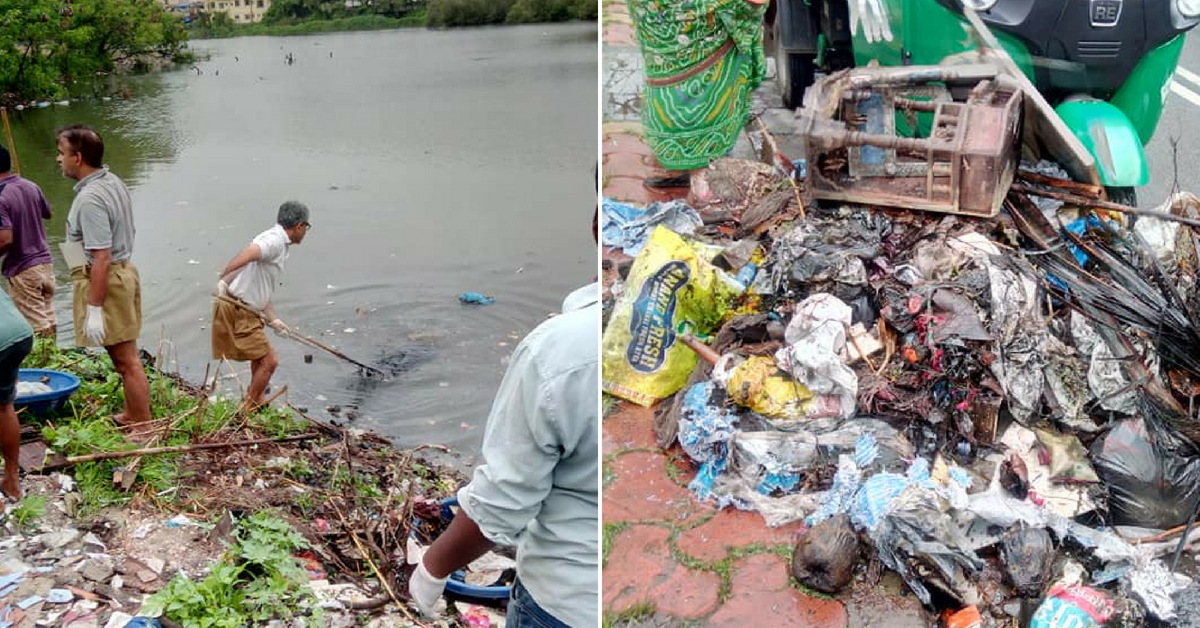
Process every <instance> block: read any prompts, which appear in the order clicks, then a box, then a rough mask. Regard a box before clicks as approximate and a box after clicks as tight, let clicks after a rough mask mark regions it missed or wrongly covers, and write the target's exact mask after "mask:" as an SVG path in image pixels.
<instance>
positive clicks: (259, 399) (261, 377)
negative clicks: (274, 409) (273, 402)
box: [245, 347, 279, 410]
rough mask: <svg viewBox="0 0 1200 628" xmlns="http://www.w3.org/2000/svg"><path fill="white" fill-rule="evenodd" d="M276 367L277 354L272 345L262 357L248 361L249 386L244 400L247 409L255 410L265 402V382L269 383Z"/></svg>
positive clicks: (277, 361)
mask: <svg viewBox="0 0 1200 628" xmlns="http://www.w3.org/2000/svg"><path fill="white" fill-rule="evenodd" d="M278 367H279V356H278V355H277V354H276V353H275V348H274V347H270V348H269V349H268V350H267V354H266V355H264V356H263V357H261V358H259V359H257V360H251V361H250V388H248V389H246V402H245V407H246V409H247V410H256V409H257V408H258V407H259V406H261V405H263V404H264V403H266V402H267V394H266V390H267V384H270V383H271V376H272V375H274V374H275V369H276V368H278Z"/></svg>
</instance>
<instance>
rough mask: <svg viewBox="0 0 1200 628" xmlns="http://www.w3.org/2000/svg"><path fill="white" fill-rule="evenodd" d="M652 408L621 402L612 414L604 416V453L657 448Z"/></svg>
mask: <svg viewBox="0 0 1200 628" xmlns="http://www.w3.org/2000/svg"><path fill="white" fill-rule="evenodd" d="M653 423H654V410H653V409H652V408H643V407H642V406H639V405H636V404H632V403H623V404H621V406H620V407H619V409H618V410H617V411H616V412H614V413H613V414H611V415H609V416H608V417H605V419H604V428H603V429H604V431H603V439H602V442H603V447H604V455H606V456H607V455H609V454H614V453H618V452H621V451H625V450H627V449H641V448H650V449H657V448H658V444H657V443H655V442H654V428H653Z"/></svg>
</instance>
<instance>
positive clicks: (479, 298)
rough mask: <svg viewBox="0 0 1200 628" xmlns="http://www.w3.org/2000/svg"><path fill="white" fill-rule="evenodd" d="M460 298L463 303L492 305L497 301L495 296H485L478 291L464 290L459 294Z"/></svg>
mask: <svg viewBox="0 0 1200 628" xmlns="http://www.w3.org/2000/svg"><path fill="white" fill-rule="evenodd" d="M458 300H459V301H462V302H463V303H476V304H479V305H491V304H493V303H495V302H496V299H495V298H494V297H489V296H485V295H482V294H479V293H478V292H464V293H462V294H460V295H458Z"/></svg>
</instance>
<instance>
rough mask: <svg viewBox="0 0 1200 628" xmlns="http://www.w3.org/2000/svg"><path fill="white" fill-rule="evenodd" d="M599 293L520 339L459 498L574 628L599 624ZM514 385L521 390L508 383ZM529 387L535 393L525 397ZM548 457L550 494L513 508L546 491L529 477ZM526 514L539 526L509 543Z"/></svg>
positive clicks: (536, 592) (575, 297)
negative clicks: (513, 551) (479, 458)
mask: <svg viewBox="0 0 1200 628" xmlns="http://www.w3.org/2000/svg"><path fill="white" fill-rule="evenodd" d="M598 293H599V288H598V287H597V286H596V284H592V285H591V286H588V287H586V288H582V289H580V290H578V291H576V292H575V293H574V294H572V295H571V296H569V297H568V298H567V301H566V303H565V304H564V308H563V309H564V310H569V311H565V312H564V313H563V314H561V315H559V316H556V317H554V318H552V319H550V320H548V321H545V322H543V323H542V324H541V325H538V327H536V328H535V329H534V330H533V331H532V332H530V333H529V335H528V336H526V337H525V339H524V340H522V341H521V345H520V346H519V347H518V348H517V350H516V351H515V352H514V354H513V356H512V359H511V362H510V366H509V371H508V373H507V374H506V375H505V381H504V382H503V383H502V384H501V386H500V390H501V393H502V394H499V395H497V398H496V402H495V405H494V406H493V408H492V414H491V417H490V418H489V420H488V426H487V433H486V434H485V435H484V449H483V455H484V458H485V464H484V465H483V466H481V467H479V468H477V469H476V471H475V475H474V478H473V479H472V481H471V484H470V485H469V486H468V487H466V488H464V489H463V490H462V491H460V493H459V500H460V503H461V504H462V507H463V509H464V510H466V511H467V512H468V514H469V515H470V516H471V518H472V519H473V520H474V521H476V522H477V523H478V524H479V527H480V529H481V530H483V531H484V534H486V535H487V536H488V538H490V539H491V540H493V541H495V542H498V543H503V544H508V543H511V542H512V541H516V543H517V576H518V579H519V580H520V582H521V584H522V585H523V586H524V587H525V588H526V589H527V590H528V591H529V593H530V594H531V595H532V596H533V598H534V600H536V602H537V603H538V605H540V606H541V607H543V608H544V609H545V610H546V611H548V612H550V614H552V615H553V616H554V617H556V618H558V619H559V620H561V621H562V622H564V623H566V624H568V625H570V626H593V625H596V623H597V621H598V618H597V617H596V606H597V602H596V598H597V596H598V589H599V581H598V578H597V569H598V564H599V561H598V558H597V557H598V553H599V548H598V547H597V543H596V526H597V525H599V523H598V520H599V495H598V493H597V477H598V474H599V459H598V456H597V448H598V441H597V439H598V432H599V425H600V420H599V416H598V414H597V406H598V403H597V402H598V399H597V395H598V394H599V393H598V392H597V389H596V388H597V387H596V382H598V381H599V377H600V371H599V356H598V355H597V350H596V347H597V346H598V343H599V340H600V338H599V336H600V331H599V325H598V324H597V322H598V321H599V316H600V314H599V304H598V300H597V299H596V296H597V295H598ZM581 297H586V298H581ZM572 302H574V303H575V305H574V306H572V305H571V304H572ZM575 308H577V309H575ZM510 378H512V379H513V381H514V382H522V383H525V384H524V385H521V384H518V385H516V386H511V384H510ZM528 382H534V383H535V385H536V390H528V389H527V387H528ZM510 386H511V387H510ZM505 391H508V393H509V394H508V395H504V394H503V393H504V392H505ZM530 413H532V416H530V415H529V414H530ZM518 415H521V416H518ZM518 419H519V420H518ZM526 449H528V451H525V450H526ZM547 458H557V462H556V463H554V464H553V466H552V467H549V468H546V469H545V471H546V472H547V473H549V474H550V476H551V477H550V478H549V480H550V481H549V483H550V487H549V491H548V492H547V493H546V494H545V497H544V498H543V499H541V501H540V503H537V504H536V505H535V506H533V512H530V513H528V515H523V514H522V513H523V510H517V511H514V510H513V509H512V507H511V504H510V503H508V502H509V498H511V501H513V502H519V503H521V504H526V503H529V500H527V499H525V497H527V496H526V495H517V493H525V492H530V493H536V492H538V491H541V490H545V489H544V487H543V486H539V485H537V484H535V483H534V482H532V481H530V480H529V479H528V478H526V477H525V476H526V475H528V474H531V473H537V472H538V471H540V470H541V465H542V464H543V461H544V460H546V459H547ZM522 516H533V519H532V521H530V522H529V523H528V525H527V526H526V527H525V528H524V529H523V530H520V529H518V530H515V532H516V534H513V535H512V536H513V537H515V538H508V532H509V530H508V529H506V528H510V527H511V526H512V525H513V524H517V523H519V522H520V521H522V519H521V518H522Z"/></svg>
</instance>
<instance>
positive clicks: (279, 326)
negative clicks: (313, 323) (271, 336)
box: [267, 318, 292, 336]
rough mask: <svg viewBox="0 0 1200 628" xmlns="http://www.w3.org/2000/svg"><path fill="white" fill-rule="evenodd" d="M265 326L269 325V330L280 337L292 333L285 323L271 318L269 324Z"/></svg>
mask: <svg viewBox="0 0 1200 628" xmlns="http://www.w3.org/2000/svg"><path fill="white" fill-rule="evenodd" d="M267 324H268V325H270V326H271V329H274V330H275V333H277V334H279V335H280V336H286V335H288V334H290V333H292V328H291V327H288V326H287V323H285V322H283V320H281V319H278V318H273V319H271V322H270V323H267Z"/></svg>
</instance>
